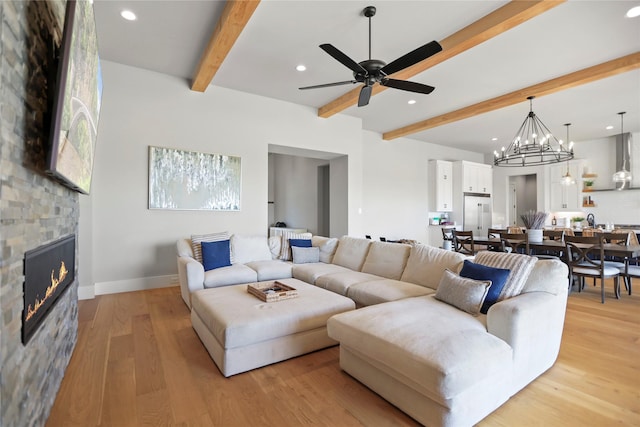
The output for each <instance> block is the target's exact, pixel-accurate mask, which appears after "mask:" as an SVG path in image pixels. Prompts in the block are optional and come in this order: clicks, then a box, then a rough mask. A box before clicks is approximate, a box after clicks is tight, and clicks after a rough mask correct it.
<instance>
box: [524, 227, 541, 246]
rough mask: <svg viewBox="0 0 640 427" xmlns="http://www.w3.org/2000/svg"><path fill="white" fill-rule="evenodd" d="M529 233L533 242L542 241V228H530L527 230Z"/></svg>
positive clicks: (530, 240)
mask: <svg viewBox="0 0 640 427" xmlns="http://www.w3.org/2000/svg"><path fill="white" fill-rule="evenodd" d="M527 234H528V235H529V242H532V243H542V229H541V228H540V229H533V228H530V229H528V230H527Z"/></svg>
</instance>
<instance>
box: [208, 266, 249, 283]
mask: <svg viewBox="0 0 640 427" xmlns="http://www.w3.org/2000/svg"><path fill="white" fill-rule="evenodd" d="M257 280H258V273H256V271H255V270H253V269H252V268H249V267H247V266H246V265H244V264H233V265H230V266H229V267H220V268H216V269H215V270H209V271H205V272H204V287H205V288H216V287H218V286H228V285H237V284H238V283H249V282H255V281H257Z"/></svg>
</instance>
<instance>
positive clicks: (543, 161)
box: [493, 96, 573, 166]
mask: <svg viewBox="0 0 640 427" xmlns="http://www.w3.org/2000/svg"><path fill="white" fill-rule="evenodd" d="M534 98H535V96H529V97H528V98H527V99H528V100H529V114H527V117H526V118H525V119H524V122H522V125H521V126H520V129H518V132H517V133H516V135H515V137H514V138H513V140H512V141H511V143H510V144H509V146H508V147H507V148H506V149H505V147H502V149H501V150H500V152H498V151H494V152H493V154H494V159H493V164H494V165H496V166H538V165H547V164H551V163H559V162H565V161H568V160H571V159H573V143H569V144H564V142H563V141H562V140H558V139H557V138H556V137H555V136H553V134H552V133H551V131H550V130H549V128H547V126H546V125H545V124H544V123H542V120H540V119H539V118H538V116H536V114H535V113H534V112H533V99H534ZM567 131H568V128H567Z"/></svg>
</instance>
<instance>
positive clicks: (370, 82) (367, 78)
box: [299, 6, 442, 107]
mask: <svg viewBox="0 0 640 427" xmlns="http://www.w3.org/2000/svg"><path fill="white" fill-rule="evenodd" d="M362 14H363V15H364V16H365V17H366V18H367V19H369V59H367V60H365V61H361V62H356V61H354V60H353V59H351V58H350V57H349V56H347V55H346V54H344V53H343V52H342V51H340V50H339V49H338V48H336V47H334V46H333V45H331V44H329V43H325V44H321V45H320V49H322V50H324V51H325V52H327V53H328V54H329V55H331V56H332V57H333V58H334V59H335V60H336V61H338V62H340V63H341V64H342V65H344V66H345V67H347V68H349V69H350V70H351V71H352V72H353V79H352V80H345V81H341V82H335V83H324V84H319V85H313V86H305V87H301V88H299V89H301V90H306V89H318V88H325V87H332V86H341V85H347V84H356V83H363V84H364V85H363V86H362V89H360V95H359V96H358V107H364V106H365V105H368V104H369V100H370V99H371V93H372V90H373V86H374V85H375V84H376V83H378V84H380V85H382V86H386V87H390V88H393V89H400V90H405V91H408V92H415V93H422V94H426V95H428V94H430V93H431V92H433V90H434V89H435V88H434V87H433V86H429V85H425V84H422V83H416V82H410V81H407V80H397V79H391V78H389V76H390V75H392V74H394V73H397V72H398V71H401V70H404V69H405V68H408V67H410V66H412V65H415V64H417V63H418V62H420V61H423V60H425V59H427V58H429V57H430V56H433V55H435V54H436V53H438V52H440V51H441V50H442V46H440V43H438V42H437V41H435V40H434V41H431V42H429V43H427V44H425V45H423V46H420V47H419V48H417V49H414V50H412V51H411V52H409V53H407V54H406V55H403V56H401V57H400V58H398V59H396V60H394V61H391V62H390V63H388V64H387V63H386V62H384V61H381V60H379V59H372V58H371V18H372V17H373V16H375V14H376V8H375V7H374V6H367V7H365V8H364V9H363V11H362Z"/></svg>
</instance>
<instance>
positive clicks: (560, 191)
mask: <svg viewBox="0 0 640 427" xmlns="http://www.w3.org/2000/svg"><path fill="white" fill-rule="evenodd" d="M568 166H569V175H571V176H572V177H573V179H575V183H573V184H571V185H562V183H561V182H562V177H563V176H565V175H566V174H567V163H565V162H563V163H558V164H554V165H551V166H549V175H550V176H549V185H550V188H549V195H550V201H549V202H550V210H551V211H554V212H556V211H580V210H581V209H582V207H581V205H580V189H581V187H582V183H581V181H580V176H581V174H582V162H576V161H570V162H569V163H568Z"/></svg>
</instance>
